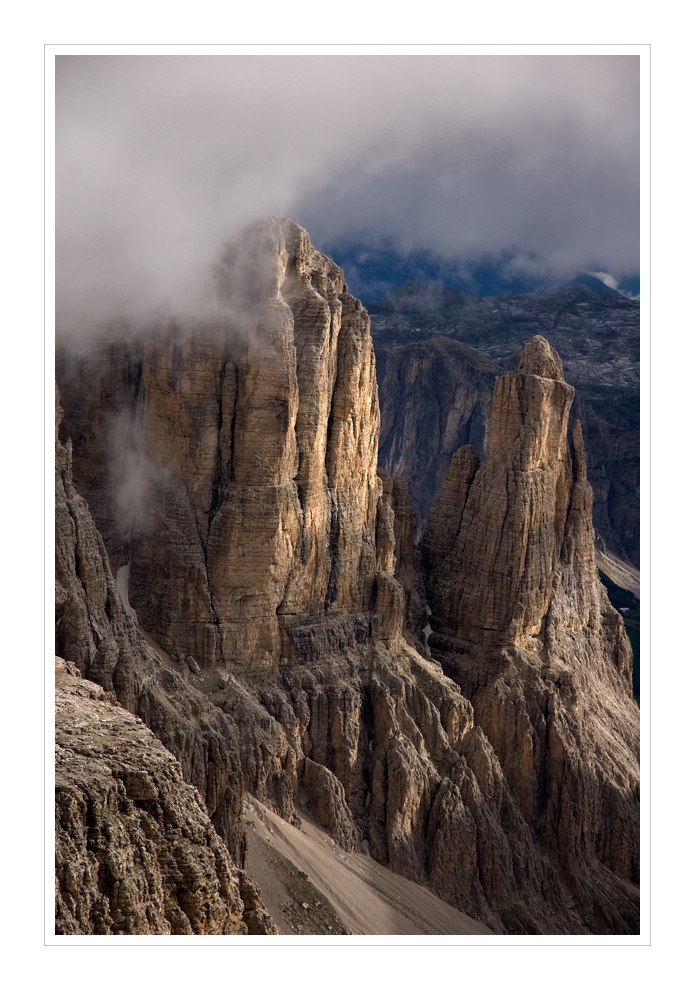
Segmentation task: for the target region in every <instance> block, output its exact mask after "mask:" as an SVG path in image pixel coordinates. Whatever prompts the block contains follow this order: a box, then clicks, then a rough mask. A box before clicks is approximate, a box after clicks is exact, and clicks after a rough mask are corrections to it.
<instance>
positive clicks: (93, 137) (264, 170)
mask: <svg viewBox="0 0 695 990" xmlns="http://www.w3.org/2000/svg"><path fill="white" fill-rule="evenodd" d="M56 112H57V128H56V134H57V137H56V155H57V159H56V160H57V184H56V242H57V284H56V290H57V308H58V329H59V332H66V331H69V330H70V329H71V328H82V327H84V326H87V325H91V324H93V323H94V322H95V321H99V320H101V319H105V318H107V317H111V316H112V315H113V314H115V313H119V314H125V315H130V316H133V317H135V318H143V317H145V316H149V315H153V314H155V313H162V312H167V311H172V310H173V311H182V310H184V311H185V310H196V309H198V308H199V307H200V306H203V305H204V301H205V297H206V293H208V292H209V285H210V282H209V272H210V266H211V264H212V263H213V261H214V259H215V257H217V256H218V254H219V250H220V247H221V245H222V244H223V243H224V242H225V241H226V240H227V239H228V238H229V237H230V236H231V235H232V234H234V233H235V232H236V231H237V230H239V229H240V228H241V227H243V226H244V225H246V224H247V223H249V222H251V221H252V220H254V219H255V218H256V217H258V216H263V215H270V214H273V215H284V216H289V217H291V218H292V219H294V220H296V221H297V222H299V223H300V224H302V226H305V227H306V228H307V230H308V231H309V233H310V235H311V237H312V240H313V242H314V243H315V244H316V245H317V246H318V247H323V246H324V245H330V244H335V243H338V242H341V241H342V242H346V243H348V242H349V243H352V244H360V245H363V246H364V249H365V250H366V251H370V250H376V251H378V250H380V249H381V248H384V247H387V248H388V249H389V250H392V251H396V252H401V253H403V254H407V253H408V252H414V251H430V252H433V253H435V254H436V255H437V256H439V257H441V258H443V259H446V260H447V261H449V262H450V263H451V264H453V265H459V266H461V267H463V268H465V265H466V264H467V263H468V262H469V261H471V260H475V259H476V258H480V257H483V256H504V257H505V258H507V259H509V261H508V264H510V265H512V266H514V265H517V266H522V267H523V266H524V265H526V266H530V267H533V266H537V267H538V269H539V270H542V271H544V272H545V273H546V274H547V273H550V274H554V275H557V276H558V277H562V276H563V275H564V274H572V273H573V272H576V271H578V270H582V269H588V270H594V271H603V272H610V273H611V274H612V275H613V276H615V277H617V278H618V280H620V278H621V276H622V275H631V274H632V275H634V274H635V273H636V272H637V270H638V264H639V240H638V236H639V193H638V189H639V62H638V58H637V56H632V55H575V54H566V55H562V54H551V55H520V54H510V55H488V54H461V55H452V54H445V55H430V54H427V55H425V54H420V53H414V54H409V55H403V54H391V55H383V54H375V55H364V54H347V55H345V54H335V55H330V54H318V55H304V54H301V55H300V54H287V53H283V54H278V55H258V54H251V53H250V54H230V55H165V54H162V55H150V54H147V55H87V56H80V55H61V56H58V57H57V80H56Z"/></svg>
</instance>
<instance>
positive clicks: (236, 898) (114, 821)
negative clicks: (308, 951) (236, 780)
mask: <svg viewBox="0 0 695 990" xmlns="http://www.w3.org/2000/svg"><path fill="white" fill-rule="evenodd" d="M55 848H56V929H55V930H56V934H57V935H78V934H81V935H148V934H157V935H165V934H172V935H232V934H242V935H243V934H247V933H249V932H250V933H251V934H258V933H260V930H261V929H262V930H263V931H262V933H263V934H273V933H275V932H276V931H277V929H276V928H275V925H274V923H273V921H272V919H271V918H270V916H269V915H268V914H267V912H265V911H264V910H263V909H262V906H261V911H260V913H259V910H258V908H259V904H258V903H257V902H258V899H259V898H258V891H257V890H256V889H255V887H254V885H253V883H251V881H250V880H249V878H248V877H246V876H244V874H243V873H242V872H241V871H240V870H238V869H236V868H235V867H234V864H233V863H232V860H231V857H230V855H229V851H228V850H227V848H226V847H225V845H224V843H223V842H222V840H221V839H220V837H219V836H218V835H217V833H216V832H215V829H214V828H213V826H212V822H211V821H210V819H209V817H208V815H207V812H206V810H205V806H204V805H203V802H202V801H201V799H200V796H199V795H198V792H197V791H196V790H195V788H193V787H191V786H189V785H188V784H186V783H185V782H184V780H183V774H182V772H181V766H180V764H179V762H178V760H176V759H175V758H174V757H173V756H172V755H171V753H169V752H167V750H166V749H165V748H164V747H163V746H162V744H161V743H160V742H159V740H157V739H156V738H155V736H154V735H153V734H152V733H151V732H150V730H149V729H147V728H146V726H145V725H144V724H143V722H142V721H141V720H140V719H139V718H137V717H136V716H134V715H131V714H130V713H129V712H127V711H125V709H123V708H121V707H120V706H119V705H117V704H115V703H114V702H113V700H112V699H111V698H110V697H109V696H108V695H107V694H106V693H105V692H104V690H103V688H101V687H99V686H98V685H96V684H94V683H93V682H91V681H88V680H86V681H85V680H82V679H81V678H80V675H79V672H78V670H77V668H76V667H75V665H74V664H72V663H66V662H65V661H64V660H63V659H62V658H56V847H55ZM251 914H253V918H252V919H251V917H250V916H251ZM247 917H248V919H249V920H251V921H252V924H251V926H249V925H247ZM252 928H253V931H252Z"/></svg>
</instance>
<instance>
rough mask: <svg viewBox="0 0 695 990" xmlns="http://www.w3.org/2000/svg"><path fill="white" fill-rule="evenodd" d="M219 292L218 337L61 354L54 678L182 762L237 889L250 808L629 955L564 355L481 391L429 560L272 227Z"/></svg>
mask: <svg viewBox="0 0 695 990" xmlns="http://www.w3.org/2000/svg"><path fill="white" fill-rule="evenodd" d="M216 280H217V292H218V299H219V301H218V309H217V313H216V314H215V315H214V316H211V317H210V318H207V319H206V320H205V321H202V320H201V321H200V322H198V323H196V322H192V321H183V320H182V321H178V322H177V321H170V322H167V323H165V324H160V325H157V326H153V327H151V328H149V329H148V330H147V331H143V332H141V333H134V332H129V333H125V332H124V331H118V332H116V331H110V332H106V333H104V334H101V335H100V336H97V337H95V339H94V341H93V344H92V346H91V347H90V348H89V349H88V350H84V351H83V352H81V353H80V354H79V355H77V354H76V353H75V352H74V350H73V351H68V350H67V349H65V350H62V351H60V352H59V355H58V368H57V383H58V388H59V392H60V399H61V404H62V409H63V410H64V413H63V412H62V411H59V412H58V415H57V420H58V421H61V418H62V422H61V423H60V433H59V434H58V433H57V436H56V445H57V447H56V449H57V459H56V470H57V479H56V480H57V499H58V506H57V541H56V560H57V563H56V606H57V619H56V652H57V653H58V654H59V655H60V656H61V657H63V658H64V659H65V661H67V662H69V663H72V664H74V665H75V667H76V669H77V670H79V672H80V673H81V674H82V676H83V677H84V678H87V679H89V680H91V681H93V682H96V683H97V684H98V685H100V686H101V687H102V688H103V689H104V691H105V692H106V696H107V697H111V698H112V699H113V700H115V701H117V702H118V703H119V704H120V705H121V706H122V707H123V708H126V709H128V711H129V712H131V713H133V714H135V715H137V716H139V717H140V718H141V719H142V721H143V722H145V723H146V725H147V726H149V728H150V729H151V730H152V732H153V733H154V734H155V735H156V736H157V737H158V738H159V739H160V740H161V742H162V743H163V744H164V746H165V747H166V748H167V749H168V750H169V751H170V752H171V753H172V754H173V755H174V756H175V757H176V758H177V759H178V760H179V761H180V764H181V768H182V773H183V778H184V779H185V780H186V782H187V783H188V784H192V785H193V786H194V787H195V788H196V789H197V791H198V793H199V795H200V797H201V799H202V800H203V802H204V804H205V807H206V810H207V814H208V815H209V818H210V820H211V822H212V824H213V825H214V827H215V830H216V831H217V833H218V835H219V836H220V837H221V839H222V840H223V842H224V843H225V845H226V847H227V850H228V851H229V854H230V856H231V859H232V861H233V863H234V864H235V867H236V868H243V867H244V865H245V862H246V840H245V832H244V818H243V794H244V792H245V791H246V792H248V793H249V794H251V795H253V796H254V797H255V798H256V799H258V800H260V801H261V802H265V803H266V804H267V805H268V806H270V807H272V808H273V809H274V810H275V811H276V812H277V813H279V814H280V815H281V816H282V818H284V819H285V820H286V821H287V822H298V820H299V819H298V817H297V816H298V813H301V814H308V815H310V816H311V817H313V819H314V820H315V821H317V822H318V823H319V824H320V825H321V826H322V827H323V828H325V829H327V830H328V832H329V833H330V834H331V836H332V837H333V839H334V841H335V842H336V843H337V844H338V845H339V846H341V847H342V848H343V849H344V850H346V851H348V852H357V851H367V850H368V852H369V854H370V855H371V857H372V858H373V859H375V860H377V862H378V863H380V864H383V865H384V866H387V867H388V868H390V869H391V870H392V871H394V872H395V873H398V874H401V875H402V876H404V877H407V878H408V879H410V880H413V881H415V882H417V883H419V884H423V885H426V886H427V887H429V888H430V890H432V891H433V892H434V893H435V894H437V895H438V896H439V897H440V898H442V899H443V900H445V901H446V902H448V903H449V904H450V905H453V906H454V907H456V908H458V909H459V910H460V911H463V912H465V913H467V914H468V915H471V916H472V917H473V918H475V919H478V920H479V921H481V922H483V923H484V924H485V925H487V926H488V927H489V929H490V931H491V932H498V933H508V934H519V933H521V934H523V933H526V934H532V935H533V934H588V933H600V934H611V933H635V932H637V931H638V929H639V892H638V882H639V874H638V859H639V832H638V827H639V768H638V741H639V723H638V709H637V706H636V704H635V703H634V701H633V699H632V694H631V652H630V646H629V642H628V640H627V637H626V635H625V630H624V626H623V622H622V619H621V617H620V615H619V613H617V612H616V611H615V610H614V609H613V608H612V606H611V605H610V603H609V601H608V598H607V596H606V593H605V590H604V589H603V586H602V585H601V583H600V582H599V580H598V577H597V572H596V567H595V563H594V556H593V554H594V551H593V539H594V534H593V528H592V523H591V488H590V486H589V485H588V483H587V481H586V468H585V463H584V454H583V445H582V440H581V431H580V430H579V429H577V428H574V429H573V430H572V440H571V444H570V442H569V440H568V419H569V408H570V404H571V401H572V395H573V390H572V388H571V386H569V385H567V384H566V383H565V382H564V377H563V372H562V365H561V362H560V360H559V358H558V356H557V354H556V353H555V352H554V351H553V350H552V348H551V347H550V346H549V345H548V344H547V342H546V341H545V340H543V338H540V337H537V338H534V339H533V340H532V341H531V342H530V343H529V344H528V345H527V347H526V348H525V350H524V352H523V355H522V358H521V362H520V365H519V368H518V370H517V371H514V372H511V373H510V374H507V375H503V376H500V377H499V378H498V380H497V382H496V383H495V387H494V395H493V399H492V418H491V423H490V436H489V454H488V456H487V457H486V458H485V460H484V461H483V463H482V464H479V463H478V458H477V456H476V455H475V452H474V451H473V450H472V449H469V448H463V449H462V450H461V451H459V452H458V453H457V454H456V455H455V457H454V459H453V462H452V466H451V468H450V470H449V473H448V475H447V476H446V478H445V480H444V482H443V484H442V486H441V488H440V490H439V493H438V494H437V496H436V499H435V502H434V506H433V509H432V511H431V513H430V517H429V519H428V521H427V527H426V530H425V536H424V538H423V542H422V546H421V548H420V547H416V546H415V544H414V534H415V532H416V529H417V512H416V510H415V508H414V506H413V504H412V502H411V501H410V498H409V495H408V490H407V486H406V485H405V483H404V482H403V481H402V480H401V479H399V478H394V479H391V478H390V477H389V476H388V475H386V474H385V472H383V471H382V470H380V469H378V468H377V453H378V439H379V404H378V395H377V383H376V373H375V360H374V350H373V346H372V341H371V336H370V325H369V317H368V314H367V312H366V310H365V309H364V307H362V306H361V304H360V303H359V302H358V300H356V299H354V298H353V297H352V296H351V295H350V294H349V293H348V291H347V287H346V285H345V282H344V279H343V275H342V272H341V271H340V269H339V268H338V267H337V266H336V265H335V264H334V263H333V262H332V261H330V260H329V259H328V258H326V257H325V256H324V255H322V254H320V253H319V252H318V251H316V250H315V249H314V248H313V246H312V244H311V242H310V239H309V236H308V234H307V233H306V231H304V230H303V229H302V228H301V227H299V226H297V225H296V224H294V223H293V222H291V221H289V220H286V219H284V218H276V217H275V218H268V219H266V220H263V221H259V222H257V223H255V224H253V225H251V226H250V227H248V228H246V230H244V231H242V232H241V233H240V234H239V235H238V236H237V237H235V238H234V239H233V240H232V241H230V243H229V244H228V245H227V247H226V248H225V250H224V252H223V253H222V254H221V256H220V259H219V261H218V264H217V269H216ZM423 629H425V630H426V632H424V633H423ZM428 637H429V638H428ZM126 796H127V795H126ZM85 800H87V799H85ZM124 807H125V805H124ZM117 813H120V812H118V810H117V809H116V811H114V814H117ZM143 813H144V812H143ZM85 841H87V842H89V841H90V840H89V839H86V840H85ZM94 855H98V850H96V852H94ZM205 855H206V856H208V853H205ZM64 873H65V871H64V870H63V871H62V872H61V873H60V876H63V874H64ZM101 875H102V874H101V873H99V874H98V876H99V877H101ZM225 876H226V875H225ZM225 885H226V886H225ZM213 886H214V885H213ZM228 888H230V884H229V881H228V880H227V879H224V882H222V881H220V882H219V883H218V884H217V887H215V897H216V898H217V900H218V901H219V896H220V895H219V891H220V890H223V889H228ZM210 889H212V887H210ZM235 889H236V888H235ZM240 889H241V888H239V890H240ZM109 890H110V888H109V889H104V890H103V891H102V892H101V894H102V896H103V897H104V898H106V899H108V897H109V896H114V895H113V891H112V890H111V894H110V893H109ZM239 890H236V893H235V896H236V898H237V900H236V902H235V905H234V906H233V909H231V908H230V912H228V913H227V914H225V913H224V912H223V911H222V910H221V909H220V907H219V904H218V903H217V901H216V902H215V904H216V907H215V912H216V914H215V917H218V918H219V917H224V918H229V917H233V918H235V919H237V921H236V922H235V923H238V924H242V922H241V921H240V920H239V919H240V918H241V917H242V916H243V917H246V914H248V911H247V912H246V914H245V913H244V910H243V906H242V905H241V902H240V901H239V897H241V898H242V900H243V890H242V891H241V894H239ZM249 896H250V897H251V895H249ZM61 897H62V899H61V905H62V907H61V910H62V911H63V915H64V916H65V917H71V918H74V917H78V916H79V917H81V918H87V920H83V921H81V922H79V924H81V925H82V927H81V928H79V926H78V928H77V929H74V928H73V929H71V930H88V929H89V925H90V924H93V920H92V921H90V920H89V912H87V914H85V911H84V909H83V907H82V908H80V905H79V894H75V893H74V891H73V892H71V891H70V890H68V889H67V887H66V888H65V889H63V888H62V887H61ZM71 897H72V899H73V900H72V901H70V898H71ZM252 899H253V898H252V897H251V900H252ZM165 901H166V898H165ZM184 901H185V898H184ZM73 902H74V903H73ZM95 902H96V901H95ZM99 903H101V902H99ZM244 903H245V902H244ZM80 910H81V911H82V914H80ZM249 910H250V909H249ZM253 910H254V911H256V913H258V912H259V911H260V910H261V908H260V907H258V906H254V907H253ZM160 913H161V912H160ZM213 913H214V912H213ZM142 916H143V917H145V915H142ZM201 916H202V915H201V912H200V910H198V913H197V914H196V915H195V919H194V920H195V924H199V921H198V920H197V919H199V918H200V917H201ZM211 916H212V915H211ZM111 917H113V912H112V915H111ZM119 917H120V916H119ZM259 917H260V915H259ZM189 923H190V924H191V927H192V928H193V930H196V929H195V924H194V922H191V921H190V919H189ZM224 923H225V924H231V922H229V921H227V922H224ZM71 924H73V922H71ZM74 924H78V923H77V922H74ZM120 924H121V922H118V923H114V924H113V925H112V926H111V927H110V929H109V931H112V932H114V933H117V932H119V931H122V930H123V929H122V928H121V927H119V925H120ZM143 924H144V923H143ZM153 924H154V923H153ZM246 924H247V927H249V925H248V923H246ZM258 924H259V925H261V922H258ZM91 930H96V929H94V928H93V929H91ZM131 930H132V929H131ZM149 930H154V928H150V929H149ZM385 934H386V933H385Z"/></svg>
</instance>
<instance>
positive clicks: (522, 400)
mask: <svg viewBox="0 0 695 990" xmlns="http://www.w3.org/2000/svg"><path fill="white" fill-rule="evenodd" d="M573 398H574V389H573V388H572V387H571V386H570V385H567V384H566V383H565V381H564V378H563V376H562V366H561V364H560V359H559V357H558V356H557V352H553V350H552V348H551V347H550V345H549V344H548V343H547V342H546V341H545V340H544V339H543V338H541V337H535V338H534V339H533V340H532V341H531V343H530V344H528V345H527V347H526V348H525V350H524V354H523V357H522V361H521V364H520V366H519V370H518V371H516V372H513V373H511V374H509V375H505V376H504V377H502V378H499V379H498V380H497V382H496V384H495V393H494V398H493V404H492V426H491V434H490V452H489V454H488V456H487V458H486V459H485V461H484V462H483V464H482V466H481V467H480V469H479V470H478V471H477V472H476V474H475V476H474V478H473V480H472V482H471V483H470V488H469V490H468V495H467V499H466V503H465V509H464V511H463V513H462V514H461V516H460V523H459V526H458V534H457V536H456V539H455V542H454V545H453V548H452V551H451V553H449V554H448V555H447V556H446V557H444V558H443V559H442V560H440V561H439V563H438V564H437V565H436V566H435V567H434V569H433V571H432V574H431V577H430V594H431V607H432V609H433V612H434V615H435V619H434V622H433V629H435V631H437V630H439V631H445V630H448V631H450V632H452V633H453V634H454V635H457V636H461V637H465V638H466V639H468V640H472V641H474V642H479V643H482V644H484V645H493V644H497V643H500V642H518V641H520V640H521V639H522V638H523V637H524V636H528V635H536V634H537V633H538V632H540V628H541V621H542V619H543V617H544V616H545V615H546V614H547V611H548V605H549V601H550V595H551V592H552V590H553V579H554V577H555V573H556V570H557V567H558V563H559V554H560V548H561V545H562V541H563V537H564V527H565V520H566V517H567V509H568V505H569V498H570V488H571V483H572V479H571V465H570V458H569V450H568V447H567V422H568V417H569V410H570V406H571V404H572V399H573ZM452 473H458V477H459V479H460V480H459V482H458V484H459V486H460V487H461V488H465V486H466V484H467V477H468V464H467V463H466V464H464V463H463V462H461V463H457V464H456V465H455V466H454V469H453V472H452ZM456 483H457V482H456V481H455V479H450V481H449V482H448V484H447V486H446V487H447V491H448V490H449V489H450V488H452V487H454V486H455V484H456ZM440 505H441V510H442V512H443V513H444V514H443V519H444V520H446V523H445V527H446V533H445V536H443V537H441V538H439V537H437V536H436V532H437V530H438V528H439V526H438V516H437V515H436V514H435V515H434V517H432V516H431V517H430V519H428V529H429V530H430V535H429V536H428V537H427V538H426V540H425V546H429V545H434V546H435V547H437V545H439V546H441V545H442V544H444V543H445V540H446V539H447V538H448V537H449V533H450V531H451V530H453V528H454V525H455V523H456V517H457V515H458V507H456V509H455V511H454V513H453V520H451V521H449V519H448V518H447V515H446V514H445V510H446V505H444V504H442V503H440ZM589 524H590V521H589ZM592 552H593V546H592ZM435 554H436V550H435Z"/></svg>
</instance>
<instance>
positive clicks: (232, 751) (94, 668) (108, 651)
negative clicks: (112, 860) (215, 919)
mask: <svg viewBox="0 0 695 990" xmlns="http://www.w3.org/2000/svg"><path fill="white" fill-rule="evenodd" d="M60 415H61V410H60V406H59V404H58V396H57V393H56V424H58V422H59V421H60ZM71 464H72V461H71V451H70V444H69V443H68V444H67V445H64V444H62V443H60V440H59V439H58V436H57V426H56V653H58V654H59V655H61V656H63V657H64V658H65V659H66V660H67V661H69V662H71V663H74V664H75V666H76V668H77V669H78V670H79V671H80V673H81V674H82V675H83V676H84V677H88V678H90V679H91V680H92V681H95V682H96V683H98V684H100V685H101V686H102V687H103V688H104V689H105V690H106V691H107V692H108V693H109V694H110V695H111V696H113V697H114V698H116V699H117V700H118V702H119V703H120V704H121V705H123V706H124V707H125V708H126V709H128V711H130V712H132V713H133V714H135V715H138V716H139V717H140V718H141V719H142V720H143V721H144V722H145V723H146V724H147V725H148V726H149V727H150V728H151V729H152V731H153V732H154V733H155V735H157V737H158V738H159V739H160V740H161V741H162V742H163V743H164V745H165V746H166V747H167V749H169V750H170V751H171V752H172V753H173V754H174V755H175V756H176V757H177V758H178V759H179V761H180V763H181V765H182V768H183V773H184V778H185V780H186V782H187V783H189V784H193V785H194V786H195V788H196V789H197V791H198V793H199V794H200V796H201V797H202V798H203V800H204V801H205V804H206V807H207V809H208V812H209V814H210V817H211V820H212V822H213V824H214V826H215V828H216V829H217V831H218V833H219V834H220V836H221V837H222V838H223V840H224V841H225V843H226V844H227V846H228V848H229V850H230V852H231V854H232V857H233V858H234V860H235V862H236V863H237V864H238V865H243V861H244V848H245V845H244V830H243V812H242V793H243V782H244V779H247V780H249V781H250V780H251V779H252V780H253V784H254V785H255V786H257V787H258V788H261V787H263V788H264V794H265V793H268V792H270V795H271V796H272V795H273V793H274V790H275V786H276V782H277V780H278V779H279V776H280V774H281V773H282V760H283V758H284V757H285V755H286V753H287V748H288V746H287V742H286V740H285V737H284V734H283V733H282V731H281V730H280V728H279V726H278V727H277V728H278V731H277V732H276V733H275V734H273V733H272V732H271V733H262V731H261V723H259V721H258V719H259V718H261V717H263V718H265V717H267V715H266V713H263V716H260V715H259V707H258V705H255V707H254V702H253V699H252V698H251V696H250V695H248V694H247V693H246V692H245V691H244V689H243V688H242V686H241V685H239V684H238V683H237V684H233V683H228V686H227V688H226V692H225V693H224V694H223V695H222V697H221V698H220V702H221V704H225V705H228V706H230V707H232V708H233V707H234V706H236V707H237V708H240V709H241V710H243V712H244V718H241V719H231V718H229V717H227V716H226V715H225V713H224V711H223V709H222V708H221V707H220V706H219V705H216V704H214V703H213V702H212V701H210V700H209V699H208V697H207V696H206V694H205V693H203V691H202V690H201V689H204V688H205V687H206V682H205V679H204V678H201V677H197V676H196V675H195V674H194V673H193V671H192V670H191V669H190V666H189V664H188V663H186V662H185V660H184V661H183V662H182V663H181V664H178V665H177V664H175V663H174V662H172V661H168V660H165V659H163V658H162V657H160V655H158V653H157V652H156V651H155V650H154V649H152V648H151V647H150V646H149V645H148V643H147V642H146V641H145V639H144V637H143V634H142V632H141V630H140V629H139V627H138V626H137V624H136V622H135V620H134V619H133V618H132V616H130V615H129V614H128V613H127V612H126V610H125V608H124V606H123V603H122V601H121V597H120V594H119V592H118V588H117V586H116V582H115V581H114V579H113V575H112V573H111V569H110V566H109V561H108V557H107V555H106V551H105V548H104V544H103V542H102V540H101V537H100V535H99V533H98V532H97V530H96V527H95V526H94V522H93V520H92V518H91V516H90V513H89V509H88V507H87V505H86V503H85V501H84V499H82V498H81V496H80V495H78V494H77V492H76V491H75V488H74V486H73V484H72V473H71ZM260 735H262V738H263V746H261V745H260ZM278 745H279V747H280V749H279V750H276V748H275V747H276V746H278ZM259 753H260V757H259Z"/></svg>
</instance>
